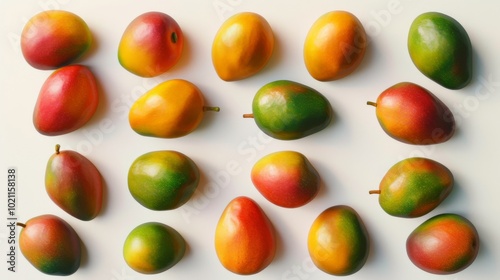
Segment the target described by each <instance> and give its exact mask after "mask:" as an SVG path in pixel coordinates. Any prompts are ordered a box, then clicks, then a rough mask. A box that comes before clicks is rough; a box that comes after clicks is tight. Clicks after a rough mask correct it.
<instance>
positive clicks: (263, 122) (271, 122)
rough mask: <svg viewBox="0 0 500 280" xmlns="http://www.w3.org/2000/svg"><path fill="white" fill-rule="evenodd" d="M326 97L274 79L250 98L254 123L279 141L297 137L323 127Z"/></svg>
mask: <svg viewBox="0 0 500 280" xmlns="http://www.w3.org/2000/svg"><path fill="white" fill-rule="evenodd" d="M332 116H333V110H332V108H331V105H330V102H329V101H328V99H327V98H326V97H325V96H323V95H322V94H321V93H319V92H318V91H317V90H315V89H313V88H311V87H308V86H306V85H303V84H300V83H297V82H293V81H288V80H278V81H273V82H270V83H268V84H266V85H264V86H263V87H261V88H260V89H259V90H258V91H257V93H256V94H255V96H254V98H253V101H252V114H244V115H243V117H244V118H254V120H255V123H256V124H257V126H258V127H259V128H260V129H261V130H262V131H263V132H264V133H265V134H267V135H269V136H271V137H273V138H276V139H280V140H295V139H300V138H303V137H306V136H309V135H311V134H314V133H316V132H319V131H321V130H323V129H324V128H325V127H327V126H328V124H329V123H330V121H331V120H332Z"/></svg>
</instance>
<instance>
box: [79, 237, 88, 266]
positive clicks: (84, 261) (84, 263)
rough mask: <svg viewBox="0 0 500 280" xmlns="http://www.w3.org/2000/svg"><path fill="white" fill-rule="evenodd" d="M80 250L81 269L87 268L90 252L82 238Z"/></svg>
mask: <svg viewBox="0 0 500 280" xmlns="http://www.w3.org/2000/svg"><path fill="white" fill-rule="evenodd" d="M80 248H81V258H80V267H81V268H82V267H87V266H88V265H89V251H88V249H87V246H86V245H85V243H84V242H83V240H82V239H81V238H80Z"/></svg>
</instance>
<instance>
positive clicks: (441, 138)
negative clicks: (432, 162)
mask: <svg viewBox="0 0 500 280" xmlns="http://www.w3.org/2000/svg"><path fill="white" fill-rule="evenodd" d="M376 103H377V105H376V106H377V109H376V114H377V118H378V121H379V123H380V125H381V126H382V128H383V129H384V131H385V132H386V133H387V134H388V135H389V136H391V137H392V138H394V139H396V140H399V141H401V142H404V143H408V144H414V145H430V144H437V143H442V142H445V141H447V140H449V139H450V138H451V137H452V136H453V134H454V132H455V119H454V117H453V114H452V112H451V111H450V110H449V109H448V107H447V106H446V105H445V104H444V103H443V102H442V101H441V100H439V99H438V98H437V97H436V96H435V95H433V94H432V93H431V92H429V91H428V90H426V89H425V88H423V87H421V86H419V85H416V84H414V83H410V82H402V83H399V84H396V85H394V86H392V87H390V88H388V89H386V90H385V91H383V92H382V93H381V94H380V95H379V97H378V98H377V102H376Z"/></svg>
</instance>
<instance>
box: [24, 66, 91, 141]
mask: <svg viewBox="0 0 500 280" xmlns="http://www.w3.org/2000/svg"><path fill="white" fill-rule="evenodd" d="M98 103H99V94H98V87H97V82H96V79H95V77H94V75H93V74H92V72H91V71H90V69H89V68H87V67H85V66H83V65H69V66H64V67H61V68H59V69H57V70H55V71H54V72H53V73H52V74H51V75H50V76H49V77H48V78H47V80H46V81H45V83H44V84H43V86H42V88H41V89H40V93H39V94H38V99H37V101H36V105H35V109H34V112H33V124H34V125H35V128H36V130H37V131H38V132H40V133H41V134H44V135H49V136H54V135H61V134H65V133H69V132H72V131H74V130H77V129H79V128H80V127H82V126H83V125H85V124H86V123H87V122H88V121H89V120H90V119H91V118H92V116H93V115H94V113H95V111H96V110H97V105H98Z"/></svg>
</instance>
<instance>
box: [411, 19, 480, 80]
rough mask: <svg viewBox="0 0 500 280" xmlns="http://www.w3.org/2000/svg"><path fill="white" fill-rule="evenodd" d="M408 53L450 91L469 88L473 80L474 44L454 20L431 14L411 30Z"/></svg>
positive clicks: (422, 68) (425, 72)
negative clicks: (468, 85) (467, 86)
mask: <svg viewBox="0 0 500 280" xmlns="http://www.w3.org/2000/svg"><path fill="white" fill-rule="evenodd" d="M408 51H409V53H410V57H411V60H412V61H413V63H414V64H415V66H416V67H417V69H418V70H419V71H420V72H422V74H424V75H425V76H427V77H428V78H430V79H431V80H433V81H435V82H436V83H438V84H440V85H441V86H443V87H445V88H448V89H460V88H463V87H465V86H466V85H467V84H468V83H469V82H470V80H471V78H472V44H471V41H470V38H469V35H468V34H467V31H465V29H464V28H463V26H462V25H461V24H460V23H459V22H458V21H456V20H455V19H453V18H452V17H450V16H448V15H445V14H442V13H437V12H428V13H423V14H421V15H419V16H418V17H417V18H415V20H414V21H413V23H412V24H411V26H410V31H409V34H408Z"/></svg>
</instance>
